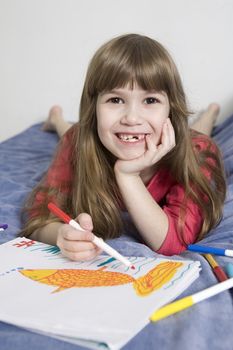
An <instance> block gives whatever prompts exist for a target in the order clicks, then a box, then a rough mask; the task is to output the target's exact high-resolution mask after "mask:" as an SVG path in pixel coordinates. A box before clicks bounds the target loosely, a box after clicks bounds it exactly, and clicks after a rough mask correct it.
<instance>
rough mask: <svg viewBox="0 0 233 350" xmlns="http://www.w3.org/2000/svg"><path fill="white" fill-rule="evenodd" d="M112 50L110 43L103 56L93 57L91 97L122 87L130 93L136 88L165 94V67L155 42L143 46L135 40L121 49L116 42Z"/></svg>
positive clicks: (166, 73)
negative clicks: (93, 88)
mask: <svg viewBox="0 0 233 350" xmlns="http://www.w3.org/2000/svg"><path fill="white" fill-rule="evenodd" d="M124 39H126V38H124V37H123V38H122V40H123V41H124ZM131 39H132V38H131ZM144 39H145V37H144ZM146 39H147V38H146ZM146 41H147V40H146ZM115 46H116V47H114V43H113V44H112V47H111V48H109V50H106V48H105V50H104V53H102V55H101V54H100V55H99V56H98V57H96V63H97V64H95V68H96V71H95V74H92V77H95V81H92V86H93V87H95V91H92V93H93V94H97V95H98V94H100V93H103V92H106V91H111V90H113V89H116V88H123V87H125V86H126V85H130V87H131V88H132V89H133V88H134V87H135V85H137V86H139V87H140V88H142V89H143V90H148V91H152V90H155V91H167V88H166V87H167V86H169V84H170V81H168V79H169V72H168V69H167V68H168V65H166V64H164V59H165V58H166V57H165V55H164V54H163V52H162V50H161V48H160V46H159V45H157V43H156V42H155V41H153V40H151V39H149V40H148V41H147V42H146V43H145V42H144V40H139V38H135V40H130V41H129V43H128V45H125V43H124V45H122V43H121V41H119V40H118V41H117V42H116V43H115ZM110 52H111V54H110Z"/></svg>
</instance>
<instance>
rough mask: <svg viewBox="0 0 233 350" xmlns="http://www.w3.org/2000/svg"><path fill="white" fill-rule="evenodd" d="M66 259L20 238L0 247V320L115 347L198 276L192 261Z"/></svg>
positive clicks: (70, 339)
mask: <svg viewBox="0 0 233 350" xmlns="http://www.w3.org/2000/svg"><path fill="white" fill-rule="evenodd" d="M128 259H129V260H130V261H131V262H132V263H133V265H134V266H135V268H136V269H135V270H132V269H129V268H127V267H125V266H124V265H123V264H122V263H120V262H119V261H117V260H114V259H113V258H111V257H109V256H104V255H102V256H99V257H98V258H96V259H95V260H91V261H88V262H72V261H70V260H68V259H67V258H65V257H64V256H62V254H61V253H60V251H59V249H58V248H57V247H54V246H50V245H47V244H44V243H40V242H36V241H32V240H30V239H27V238H22V237H21V238H16V239H14V240H12V241H9V242H7V243H5V244H2V245H0V320H1V321H3V322H7V323H10V324H14V325H17V326H20V327H23V328H27V329H29V330H31V331H34V332H39V333H42V334H46V335H49V336H52V337H55V338H58V339H62V340H65V341H68V342H71V343H75V344H79V345H82V346H85V347H87V348H91V349H103V348H104V349H113V350H114V349H120V348H121V347H123V346H124V345H125V344H126V343H127V342H128V341H129V340H130V339H131V338H133V337H134V336H135V335H136V334H137V333H138V332H139V331H140V330H141V329H142V328H143V327H145V326H146V325H147V324H148V323H149V317H150V315H151V314H152V313H153V312H154V311H155V310H157V309H159V308H160V307H162V306H163V305H164V304H166V303H169V302H171V301H172V300H174V299H175V298H176V297H177V296H178V295H180V294H181V293H182V292H183V291H184V290H185V289H186V288H188V286H189V285H190V284H191V283H192V282H193V281H194V280H195V279H196V278H198V276H199V272H200V262H198V261H191V260H180V261H179V260H172V259H167V258H164V259H163V258H156V257H155V258H146V257H128Z"/></svg>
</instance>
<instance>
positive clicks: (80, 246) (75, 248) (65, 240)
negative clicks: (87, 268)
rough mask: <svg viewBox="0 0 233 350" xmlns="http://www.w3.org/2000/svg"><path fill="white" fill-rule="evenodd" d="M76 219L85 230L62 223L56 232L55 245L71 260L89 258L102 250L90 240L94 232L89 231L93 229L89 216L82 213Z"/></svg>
mask: <svg viewBox="0 0 233 350" xmlns="http://www.w3.org/2000/svg"><path fill="white" fill-rule="evenodd" d="M77 221H79V224H80V226H81V227H82V228H83V229H85V230H87V231H81V230H77V229H74V228H73V227H72V226H70V225H67V224H63V225H62V226H61V228H60V229H59V232H58V236H57V246H58V247H59V248H60V250H61V253H62V254H63V255H65V256H66V257H68V258H69V259H71V260H74V261H79V260H82V261H84V260H91V259H93V258H95V257H96V256H97V255H99V254H100V253H101V252H102V250H101V249H100V248H98V247H97V246H96V245H95V244H94V243H93V242H92V241H93V239H94V234H93V233H92V232H90V230H92V229H93V223H92V219H91V216H90V215H88V214H86V213H82V214H80V215H79V216H78V218H77Z"/></svg>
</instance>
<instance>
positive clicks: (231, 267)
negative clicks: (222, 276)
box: [226, 263, 233, 278]
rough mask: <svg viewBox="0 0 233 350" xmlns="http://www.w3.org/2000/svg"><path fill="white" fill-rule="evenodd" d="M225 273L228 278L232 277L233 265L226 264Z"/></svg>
mask: <svg viewBox="0 0 233 350" xmlns="http://www.w3.org/2000/svg"><path fill="white" fill-rule="evenodd" d="M226 272H227V276H228V277H229V278H231V277H233V264H230V263H228V264H227V265H226Z"/></svg>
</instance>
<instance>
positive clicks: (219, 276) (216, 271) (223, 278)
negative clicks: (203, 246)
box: [204, 254, 228, 282]
mask: <svg viewBox="0 0 233 350" xmlns="http://www.w3.org/2000/svg"><path fill="white" fill-rule="evenodd" d="M204 257H205V258H206V260H207V261H208V263H209V264H210V266H211V267H212V269H213V272H214V274H215V276H216V277H217V279H218V281H219V282H223V281H226V280H227V279H228V277H227V275H226V274H225V272H224V270H223V269H222V268H221V267H220V266H219V264H218V263H217V261H216V260H215V259H214V257H213V256H212V255H211V254H204Z"/></svg>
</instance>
